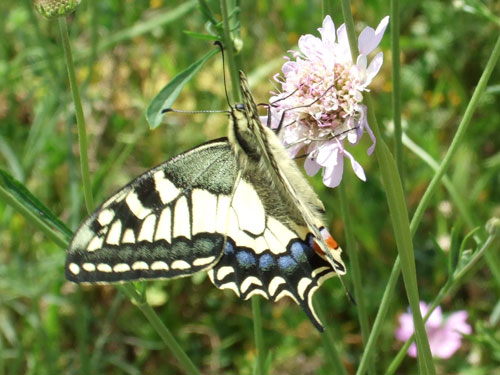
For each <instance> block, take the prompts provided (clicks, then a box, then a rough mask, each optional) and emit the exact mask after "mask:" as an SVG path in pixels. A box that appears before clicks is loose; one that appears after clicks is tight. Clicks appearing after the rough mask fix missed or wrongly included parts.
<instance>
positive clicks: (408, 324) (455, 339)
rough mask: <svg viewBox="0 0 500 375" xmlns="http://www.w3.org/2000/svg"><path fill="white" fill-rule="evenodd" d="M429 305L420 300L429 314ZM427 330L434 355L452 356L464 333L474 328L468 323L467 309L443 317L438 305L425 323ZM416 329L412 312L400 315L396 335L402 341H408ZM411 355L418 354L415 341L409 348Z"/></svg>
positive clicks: (423, 310)
mask: <svg viewBox="0 0 500 375" xmlns="http://www.w3.org/2000/svg"><path fill="white" fill-rule="evenodd" d="M428 310H429V306H428V305H427V304H426V303H424V302H420V312H421V313H422V315H425V314H427V311H428ZM425 330H426V332H427V336H428V338H429V345H430V347H431V352H432V355H433V356H434V357H439V358H445V359H446V358H450V357H451V356H452V355H453V354H454V353H455V352H456V351H457V350H458V349H459V348H460V346H461V345H462V334H470V333H471V331H472V329H471V326H470V325H469V324H467V311H464V310H461V311H457V312H455V313H452V314H451V315H449V316H448V317H447V318H446V319H445V318H444V317H443V313H442V311H441V307H439V306H438V307H437V308H436V309H435V310H434V311H433V312H432V314H431V316H430V317H429V319H428V320H427V322H426V323H425ZM413 331H414V326H413V318H412V315H411V313H410V312H408V313H404V314H401V315H400V316H399V327H398V329H397V330H396V333H395V336H396V338H397V339H398V340H400V341H407V340H408V339H409V338H410V337H411V336H412V335H413ZM408 354H409V355H410V356H411V357H416V356H417V347H416V345H415V343H413V344H411V345H410V347H409V349H408Z"/></svg>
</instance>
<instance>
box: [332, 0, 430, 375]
mask: <svg viewBox="0 0 500 375" xmlns="http://www.w3.org/2000/svg"><path fill="white" fill-rule="evenodd" d="M341 4H342V13H343V15H344V21H345V24H346V28H347V35H348V39H349V46H350V49H351V54H352V59H353V61H355V59H356V57H357V43H356V35H355V32H354V22H353V19H352V13H351V9H350V3H349V1H348V0H342V3H341ZM366 102H367V103H366V104H367V107H368V116H369V123H370V125H371V127H372V129H373V133H374V134H375V137H376V138H377V147H376V149H375V154H376V156H377V160H378V163H379V165H380V172H381V175H382V182H383V184H384V187H385V191H386V198H387V203H388V206H389V211H390V213H391V215H390V216H391V222H392V227H393V232H394V237H395V239H396V244H397V249H398V253H399V256H400V257H401V269H402V271H403V280H404V283H405V289H406V294H407V296H408V302H409V303H410V307H411V311H412V314H413V323H414V325H415V334H416V341H417V347H418V350H419V360H421V364H422V367H421V371H422V372H423V373H424V374H429V375H434V374H435V372H436V370H435V368H434V364H433V361H432V355H431V349H430V346H429V340H428V339H427V333H426V331H425V326H424V322H423V320H422V315H421V314H420V308H419V302H420V301H419V295H418V287H417V274H416V268H415V258H414V255H413V243H412V238H411V234H410V222H409V219H408V209H407V206H406V200H405V195H404V191H403V185H402V183H401V177H400V175H399V173H398V169H397V166H396V162H395V161H394V158H393V157H392V154H391V153H390V151H389V148H388V147H387V145H386V144H385V141H384V140H383V139H382V135H381V132H380V129H379V127H378V123H377V119H376V117H375V114H374V112H373V105H372V103H371V98H370V96H369V95H366Z"/></svg>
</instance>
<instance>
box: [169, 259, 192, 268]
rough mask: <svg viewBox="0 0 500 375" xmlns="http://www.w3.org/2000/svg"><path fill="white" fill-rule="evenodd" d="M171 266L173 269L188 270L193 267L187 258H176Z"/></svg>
mask: <svg viewBox="0 0 500 375" xmlns="http://www.w3.org/2000/svg"><path fill="white" fill-rule="evenodd" d="M170 267H171V268H172V269H173V270H187V269H190V268H191V265H190V264H189V263H188V262H186V261H185V260H174V261H173V262H172V264H171V265H170Z"/></svg>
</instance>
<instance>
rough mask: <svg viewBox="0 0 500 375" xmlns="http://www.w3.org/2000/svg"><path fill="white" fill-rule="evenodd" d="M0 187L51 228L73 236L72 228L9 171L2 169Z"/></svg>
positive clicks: (69, 236)
mask: <svg viewBox="0 0 500 375" xmlns="http://www.w3.org/2000/svg"><path fill="white" fill-rule="evenodd" d="M0 187H1V188H3V190H4V191H5V192H6V193H7V194H8V195H10V197H11V198H12V199H13V200H14V201H16V203H17V204H18V205H20V206H22V208H24V210H25V211H27V212H29V213H31V215H33V216H35V217H37V218H38V219H39V220H40V221H42V222H44V223H45V224H46V225H48V226H49V227H50V228H52V229H55V230H56V231H58V232H60V233H62V234H63V235H64V236H65V237H66V238H71V237H72V236H73V234H72V232H71V230H70V229H69V228H68V227H67V226H66V225H65V224H64V223H63V222H62V221H61V220H59V218H58V217H57V216H56V215H54V213H53V212H52V211H50V210H49V209H48V208H47V207H46V206H45V205H44V204H43V203H42V202H40V200H38V198H36V197H35V196H34V195H33V194H31V192H30V191H29V190H28V189H26V187H24V185H23V184H22V183H21V182H19V181H18V180H16V179H15V178H14V177H12V176H11V175H10V174H9V173H8V172H6V171H4V170H3V169H0Z"/></svg>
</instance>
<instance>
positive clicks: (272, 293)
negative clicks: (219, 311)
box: [66, 73, 345, 330]
mask: <svg viewBox="0 0 500 375" xmlns="http://www.w3.org/2000/svg"><path fill="white" fill-rule="evenodd" d="M240 79H241V89H242V92H243V95H244V104H239V105H236V106H235V108H231V111H230V124H229V134H228V138H221V139H217V140H213V141H211V142H207V143H205V144H202V145H200V146H198V147H195V148H193V149H191V150H189V151H186V152H184V153H182V154H180V155H177V156H175V157H174V158H172V159H170V160H168V161H166V162H164V163H163V164H161V165H159V166H157V167H156V168H153V169H151V170H149V171H147V172H145V173H144V174H143V175H141V176H139V177H137V178H136V179H135V180H133V181H132V182H130V183H129V184H128V185H126V186H125V187H123V188H121V189H120V190H119V191H118V192H117V193H115V194H114V195H113V196H112V197H111V198H109V199H108V200H106V201H105V202H104V203H103V204H102V205H101V206H100V207H99V208H98V209H97V210H96V211H95V212H94V213H92V214H91V215H90V216H89V217H88V218H87V219H86V220H85V221H84V222H83V223H82V224H81V226H80V228H79V229H78V230H77V232H76V234H75V236H74V238H73V240H72V241H71V244H70V246H69V249H68V252H67V260H66V277H67V279H69V280H70V281H73V282H76V283H112V282H124V281H132V280H141V279H162V278H176V277H183V276H189V275H192V274H194V273H196V272H200V271H208V274H209V277H210V280H211V281H212V283H213V284H214V285H215V286H216V287H217V288H219V289H231V290H232V291H234V292H235V293H236V295H238V296H239V297H241V298H243V299H245V300H246V299H248V298H250V297H251V296H253V295H256V294H260V295H262V296H264V297H265V298H267V299H270V300H272V301H277V300H279V299H280V298H282V297H284V296H288V297H290V298H291V299H293V300H294V301H295V302H296V303H298V304H299V305H300V306H302V308H303V309H304V311H305V313H306V314H307V315H308V316H309V318H310V319H311V321H312V322H313V323H314V325H315V326H316V327H317V328H318V329H319V330H322V329H323V326H322V324H321V322H320V321H319V319H318V317H317V315H316V313H315V312H314V308H313V305H312V296H313V294H314V292H315V291H316V290H317V289H318V287H319V286H320V285H321V284H322V283H323V282H324V281H325V280H326V279H328V278H330V277H332V276H334V275H336V274H339V275H341V274H344V273H345V266H344V264H343V262H342V259H341V257H340V253H341V249H340V247H339V246H338V245H337V243H336V242H335V241H334V240H333V238H332V237H331V236H330V235H329V233H328V231H327V230H326V228H325V225H324V223H323V221H322V218H321V215H322V213H324V207H323V204H322V203H321V201H320V200H319V198H318V197H317V195H316V194H315V193H314V191H313V189H312V188H311V186H310V185H309V184H308V182H307V180H306V179H305V178H304V177H303V175H302V174H301V172H300V171H299V169H298V168H297V166H296V165H295V162H294V161H293V160H292V159H291V158H290V157H289V155H288V154H287V152H286V150H285V148H284V147H283V146H282V144H281V142H280V141H279V139H278V137H277V136H276V135H275V134H274V132H273V131H272V130H270V129H269V128H267V127H265V126H263V125H262V123H261V122H260V120H259V117H258V113H257V107H256V104H255V102H254V100H253V98H252V95H251V93H250V91H249V88H248V84H247V81H246V79H245V76H244V74H243V73H240Z"/></svg>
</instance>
